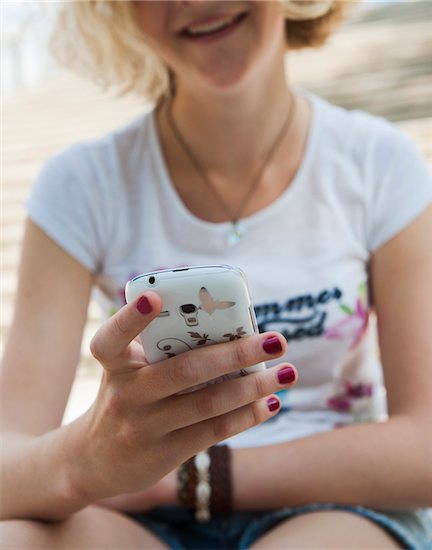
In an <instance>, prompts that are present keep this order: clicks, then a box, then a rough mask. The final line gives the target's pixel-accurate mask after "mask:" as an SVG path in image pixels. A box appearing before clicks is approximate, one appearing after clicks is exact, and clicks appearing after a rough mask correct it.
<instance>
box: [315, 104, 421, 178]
mask: <svg viewBox="0 0 432 550" xmlns="http://www.w3.org/2000/svg"><path fill="white" fill-rule="evenodd" d="M308 96H309V97H310V100H311V102H312V105H313V107H314V109H315V112H316V118H317V125H318V129H317V130H318V133H319V137H320V143H321V144H322V145H323V149H324V151H326V150H328V149H333V150H334V151H335V152H336V153H339V154H340V155H341V156H343V157H344V158H345V159H347V160H348V159H349V160H351V161H352V162H354V163H355V164H357V165H358V166H359V167H362V168H365V166H368V167H370V168H371V167H376V168H380V167H384V165H385V164H386V163H387V162H389V161H392V160H393V159H394V158H395V156H397V155H398V154H399V153H400V152H401V151H403V152H405V153H406V154H408V155H409V154H412V153H413V152H414V151H415V150H416V149H417V146H416V145H415V143H414V141H413V140H412V138H410V137H409V136H408V135H407V134H406V133H405V132H404V131H403V130H402V129H401V128H399V127H398V126H397V125H396V124H394V123H392V122H389V121H388V120H386V119H385V118H383V117H380V116H376V115H372V114H370V113H367V112H365V111H362V110H358V109H353V110H349V109H345V108H342V107H339V106H337V105H334V104H332V103H329V102H328V101H326V100H325V99H323V98H320V97H318V96H316V95H314V94H308Z"/></svg>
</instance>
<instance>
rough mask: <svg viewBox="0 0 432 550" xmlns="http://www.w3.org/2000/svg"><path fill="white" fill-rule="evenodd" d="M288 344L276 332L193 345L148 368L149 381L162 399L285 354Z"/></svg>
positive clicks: (147, 377)
mask: <svg viewBox="0 0 432 550" xmlns="http://www.w3.org/2000/svg"><path fill="white" fill-rule="evenodd" d="M286 348H287V344H286V340H285V338H284V337H283V336H282V335H281V334H279V333H277V332H267V333H264V334H259V335H256V336H248V337H246V338H241V339H240V340H235V341H233V342H227V343H223V344H216V345H212V346H205V347H203V348H199V349H194V350H192V351H187V352H185V353H182V354H181V355H178V356H177V357H174V358H171V359H165V360H164V361H160V362H159V363H156V364H154V365H150V366H149V367H147V368H146V371H145V376H146V380H147V382H146V383H148V384H151V386H152V387H154V388H155V391H156V394H155V395H154V396H153V397H154V398H155V399H162V398H164V397H168V396H169V395H173V394H175V393H178V392H179V391H183V390H186V389H189V388H192V387H193V386H196V385H197V384H202V383H204V382H208V381H209V380H213V379H214V378H217V377H219V376H221V375H223V374H229V373H231V372H234V371H237V370H240V369H242V368H246V367H250V366H252V365H256V364H258V363H261V362H262V361H266V360H268V359H275V358H277V357H280V356H281V355H283V354H284V353H285V351H286Z"/></svg>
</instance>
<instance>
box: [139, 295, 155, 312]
mask: <svg viewBox="0 0 432 550" xmlns="http://www.w3.org/2000/svg"><path fill="white" fill-rule="evenodd" d="M136 308H137V310H138V311H139V312H140V313H143V314H144V315H146V314H148V313H151V311H152V307H151V303H150V302H149V300H148V298H147V297H146V296H141V298H140V299H139V300H138V302H137V305H136Z"/></svg>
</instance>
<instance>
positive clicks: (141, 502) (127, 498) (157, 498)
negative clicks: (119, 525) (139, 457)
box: [96, 470, 177, 513]
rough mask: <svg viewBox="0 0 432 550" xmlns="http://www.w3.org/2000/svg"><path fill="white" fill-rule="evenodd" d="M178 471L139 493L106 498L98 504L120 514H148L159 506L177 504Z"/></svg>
mask: <svg viewBox="0 0 432 550" xmlns="http://www.w3.org/2000/svg"><path fill="white" fill-rule="evenodd" d="M176 502H177V470H173V471H172V472H170V473H169V474H168V475H166V476H165V477H163V478H162V479H161V480H160V481H158V482H157V483H155V484H154V485H152V486H151V487H149V488H148V489H144V491H140V492H138V493H128V494H125V495H118V496H115V497H110V498H105V499H103V500H100V501H98V502H96V504H98V505H100V506H104V507H105V508H111V509H113V510H119V511H120V512H142V513H144V512H147V511H149V510H151V509H153V508H156V507H157V506H166V505H168V504H176Z"/></svg>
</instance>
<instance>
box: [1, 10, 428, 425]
mask: <svg viewBox="0 0 432 550" xmlns="http://www.w3.org/2000/svg"><path fill="white" fill-rule="evenodd" d="M431 20H432V2H429V1H421V2H416V1H414V2H404V3H402V4H397V5H390V6H386V7H383V8H380V9H374V10H371V9H367V10H365V11H362V12H360V13H359V14H357V15H356V16H355V17H354V19H353V20H352V21H350V22H349V23H348V24H345V26H344V27H343V29H342V30H341V31H340V32H339V33H338V34H337V35H335V36H334V37H333V39H332V40H331V41H330V43H329V44H328V45H327V46H325V47H324V48H322V49H320V50H317V51H305V52H298V53H296V54H293V55H292V56H290V57H289V60H288V68H289V74H290V78H291V79H292V81H293V82H294V83H295V84H296V85H298V86H301V87H304V88H308V89H310V90H312V91H315V92H317V93H318V94H320V95H322V96H323V97H325V98H328V99H329V100H330V101H332V102H334V103H337V104H340V105H342V106H345V107H347V108H360V109H365V110H367V111H369V112H371V113H374V114H378V115H382V116H384V117H386V118H388V119H390V120H393V121H395V122H396V123H397V124H398V125H400V126H402V127H403V128H405V129H406V131H407V132H408V133H409V134H411V136H412V137H413V138H414V139H415V141H416V142H417V143H418V145H419V147H420V148H421V149H422V150H423V151H424V153H425V155H426V156H427V158H428V161H429V163H430V164H431V166H432V101H431V97H432V33H431V32H430V21H431ZM145 108H147V106H146V105H145V103H144V102H143V101H141V100H137V99H134V98H122V99H115V98H113V97H110V96H109V95H103V94H101V93H100V92H98V91H97V90H96V89H95V88H94V87H93V86H92V85H89V84H88V83H86V82H84V81H82V80H81V79H78V78H76V77H72V76H69V75H66V74H63V75H61V76H59V75H58V76H56V77H55V78H53V79H51V80H50V81H49V82H46V83H45V84H44V85H41V86H39V87H38V88H37V89H34V90H32V91H25V92H21V93H20V94H17V95H16V97H14V98H13V99H12V100H8V101H7V102H6V103H4V105H3V113H2V130H3V163H2V197H1V204H2V211H1V237H0V238H1V246H2V265H1V272H2V285H1V300H2V306H1V310H2V315H1V327H0V330H1V335H2V338H4V337H5V335H6V333H7V328H8V326H9V324H10V321H11V317H12V311H13V302H14V294H15V290H16V282H17V280H16V269H17V265H18V260H19V248H20V242H21V238H22V228H23V221H24V215H25V211H24V207H23V201H24V200H25V198H26V197H27V196H28V193H29V190H30V187H31V183H32V181H33V179H34V178H35V176H36V174H37V172H38V171H39V169H40V168H41V166H42V165H43V163H44V162H45V160H46V159H47V158H48V156H50V155H52V154H53V153H55V152H56V151H58V150H59V149H61V148H63V147H65V146H66V145H68V144H70V143H73V142H75V141H78V140H80V139H85V138H88V137H91V136H94V135H98V134H101V133H104V132H106V131H108V130H109V129H111V128H114V127H116V126H118V125H120V124H122V123H124V122H127V121H128V120H130V119H132V118H133V117H135V116H136V115H138V114H139V113H140V112H142V110H143V109H145ZM98 322H99V321H98V311H97V309H96V308H95V306H94V305H93V304H92V305H91V306H90V309H89V320H88V323H87V326H86V329H85V335H84V340H83V345H82V360H81V363H80V366H79V376H78V378H77V382H76V385H75V386H74V391H73V394H72V399H71V401H70V404H69V407H68V411H67V414H66V418H67V419H70V418H72V417H73V416H76V415H77V414H79V413H80V412H81V411H83V410H85V408H86V406H87V404H88V403H89V402H90V401H91V399H92V397H93V395H94V392H95V388H96V386H97V373H98V372H99V367H98V366H97V365H95V363H94V362H93V360H92V358H91V357H90V355H89V352H88V342H89V340H90V338H91V336H92V335H93V334H94V332H95V330H96V328H97V326H98Z"/></svg>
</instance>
